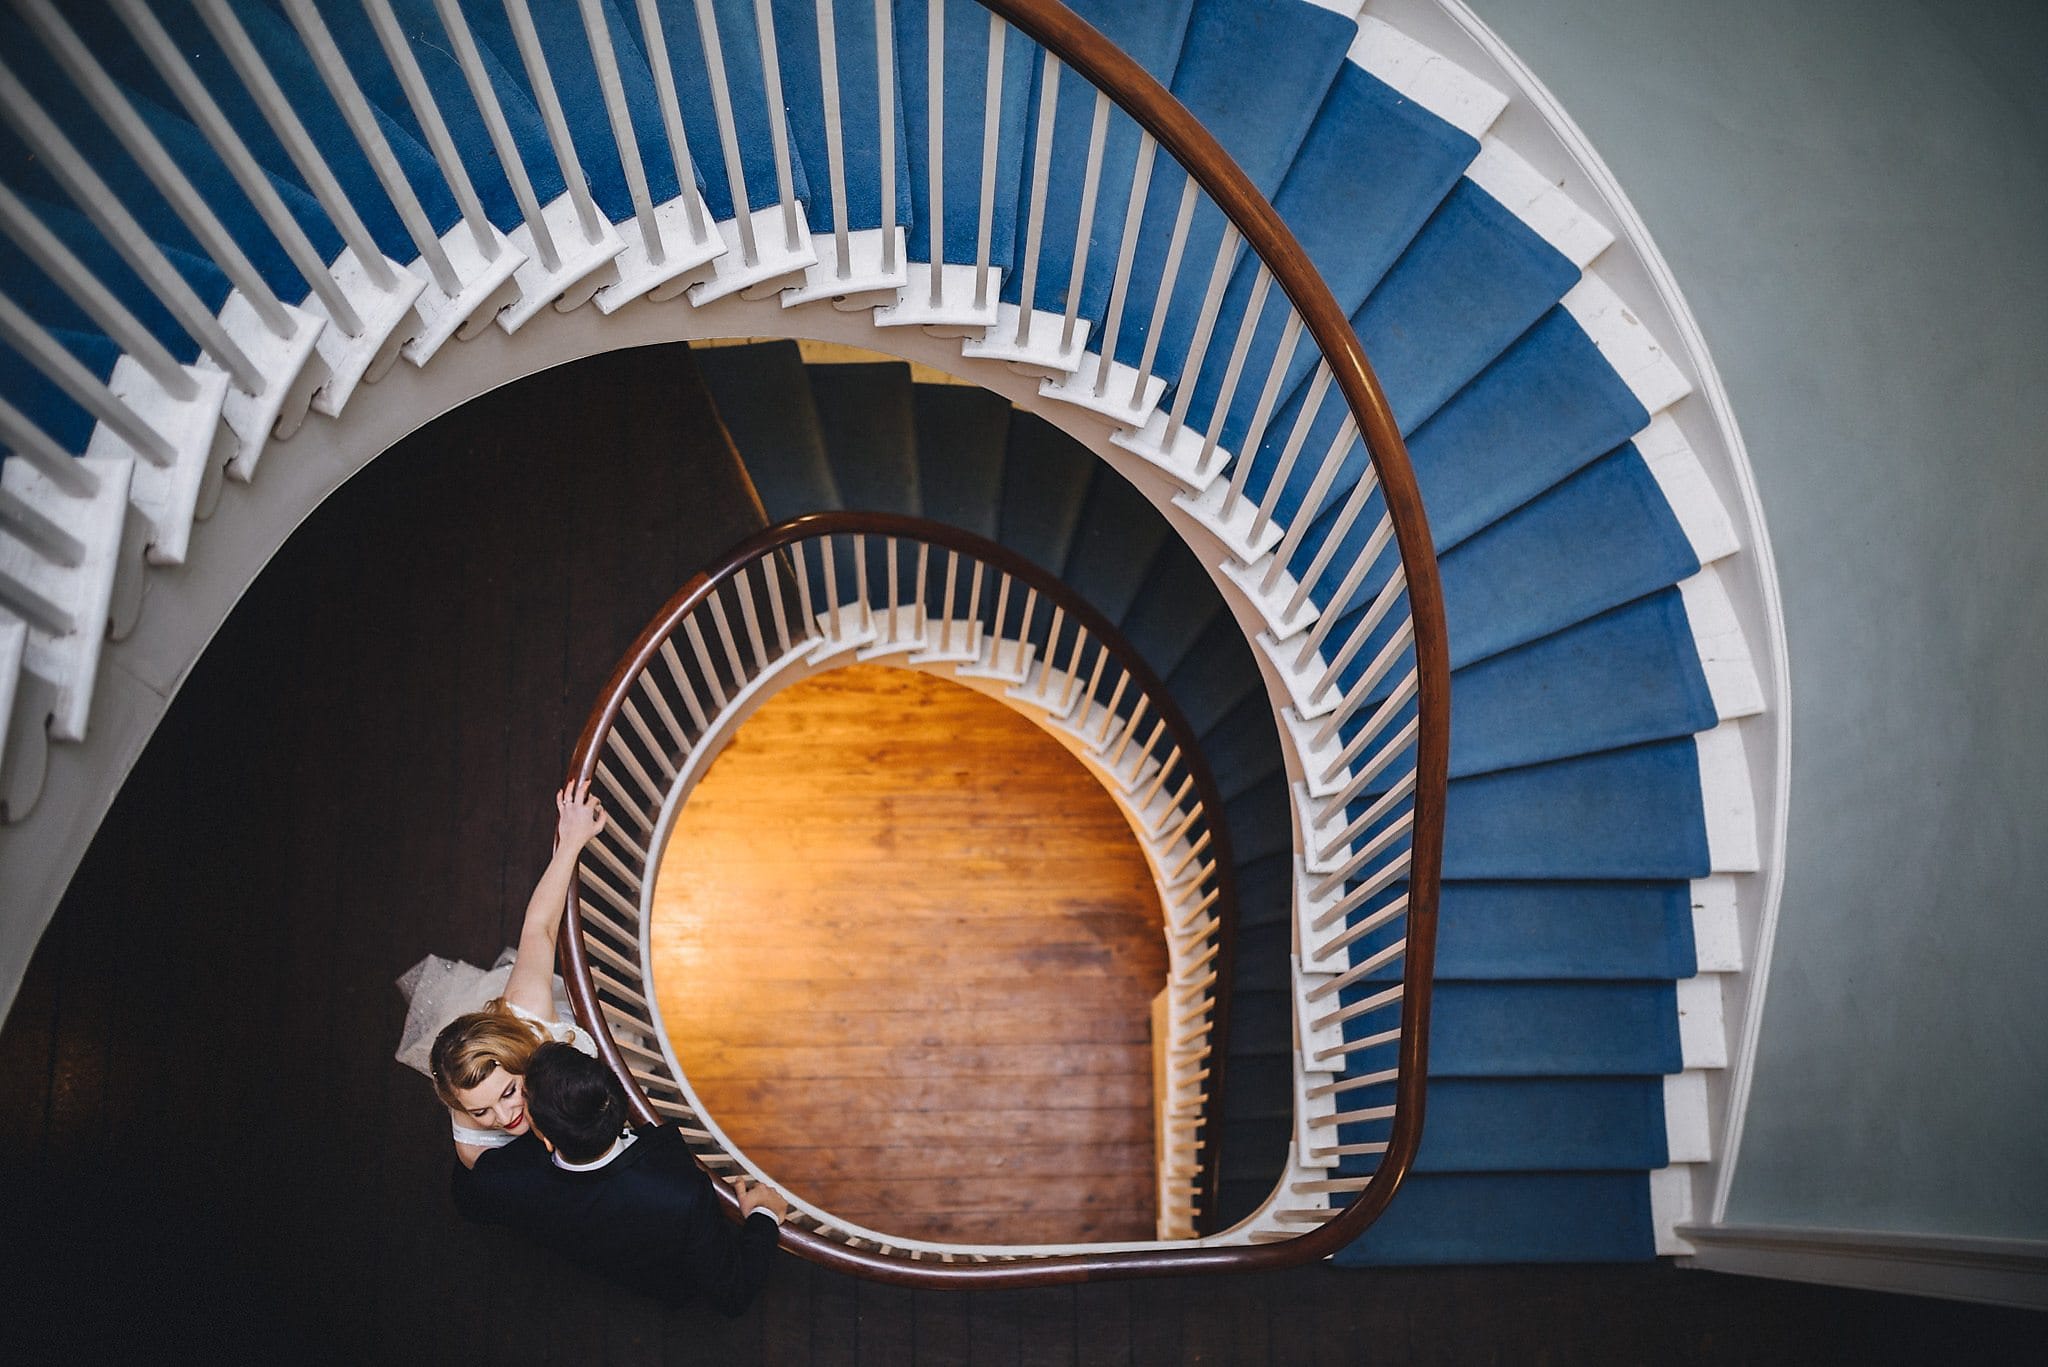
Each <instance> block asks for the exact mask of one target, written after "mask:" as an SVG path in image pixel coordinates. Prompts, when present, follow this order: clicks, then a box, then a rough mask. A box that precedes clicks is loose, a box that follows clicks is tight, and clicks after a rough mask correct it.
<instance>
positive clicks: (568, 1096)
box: [526, 1044, 627, 1163]
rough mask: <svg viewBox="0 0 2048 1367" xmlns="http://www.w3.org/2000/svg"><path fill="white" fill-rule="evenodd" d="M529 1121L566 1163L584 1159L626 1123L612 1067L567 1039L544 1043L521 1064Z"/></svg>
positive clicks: (594, 1155)
mask: <svg viewBox="0 0 2048 1367" xmlns="http://www.w3.org/2000/svg"><path fill="white" fill-rule="evenodd" d="M526 1106H527V1109H528V1110H529V1111H531V1112H532V1115H533V1126H534V1128H535V1129H537V1130H539V1131H540V1132H541V1134H542V1135H544V1136H545V1137H546V1138H547V1141H548V1142H549V1143H550V1144H553V1145H554V1146H555V1152H556V1153H559V1154H560V1155H561V1156H562V1158H563V1159H564V1160H565V1161H567V1162H570V1163H589V1162H592V1161H594V1160H596V1159H599V1158H602V1157H604V1153H605V1150H606V1149H609V1148H610V1147H611V1146H612V1144H613V1143H614V1142H615V1141H616V1140H617V1139H618V1137H619V1131H621V1130H623V1129H625V1128H626V1116H627V1110H626V1093H625V1089H624V1088H622V1087H620V1086H619V1080H618V1079H617V1078H615V1077H613V1076H612V1073H611V1070H610V1069H609V1068H607V1067H605V1066H604V1065H603V1064H602V1063H599V1062H598V1061H597V1060H596V1059H594V1058H591V1057H590V1056H589V1055H588V1054H583V1053H579V1052H577V1051H576V1050H575V1049H572V1048H570V1047H569V1046H568V1045H566V1044H543V1045H542V1046H541V1047H540V1048H538V1049H536V1050H534V1051H533V1061H532V1062H531V1063H529V1064H527V1065H526Z"/></svg>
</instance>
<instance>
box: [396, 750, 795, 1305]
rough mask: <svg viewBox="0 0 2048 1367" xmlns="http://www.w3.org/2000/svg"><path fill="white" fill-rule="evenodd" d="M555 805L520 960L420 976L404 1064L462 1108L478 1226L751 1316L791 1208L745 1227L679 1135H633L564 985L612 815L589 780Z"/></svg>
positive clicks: (651, 1129)
mask: <svg viewBox="0 0 2048 1367" xmlns="http://www.w3.org/2000/svg"><path fill="white" fill-rule="evenodd" d="M555 807H556V812H557V816H556V824H555V852H554V857H553V858H552V859H551V860H550V861H549V862H548V867H547V872H546V873H544V874H542V875H541V880H540V883H539V885H538V886H537V887H535V888H534V890H533V897H532V898H531V900H529V902H528V903H527V908H526V919H525V921H524V923H523V925H522V926H521V929H520V935H519V947H518V950H517V951H516V953H515V954H513V955H512V956H511V958H510V962H509V963H506V962H504V961H501V962H500V963H499V964H498V965H497V966H496V967H495V968H494V969H493V970H491V971H489V972H484V971H480V970H477V969H474V968H471V967H469V966H468V965H466V964H458V963H450V962H449V961H447V960H444V959H436V958H432V957H430V958H428V959H426V960H423V961H422V962H421V963H420V964H419V965H418V966H416V967H415V968H414V969H413V970H412V971H411V972H410V973H408V974H407V975H406V976H405V978H404V979H402V980H401V981H400V987H401V989H402V990H404V991H405V992H406V993H407V995H408V997H409V998H410V1000H411V1009H410V1011H409V1012H408V1014H407V1017H406V1031H405V1036H406V1037H405V1042H404V1043H403V1044H401V1046H400V1048H399V1053H398V1057H399V1060H400V1061H401V1062H404V1063H408V1064H410V1065H411V1066H413V1067H416V1068H419V1069H420V1070H421V1071H422V1072H425V1073H427V1075H428V1076H429V1077H431V1078H432V1079H433V1083H434V1091H435V1093H436V1094H437V1095H438V1096H439V1097H440V1099H441V1101H442V1103H443V1104H444V1105H446V1106H447V1107H448V1110H449V1112H450V1119H451V1126H452V1129H453V1136H454V1140H455V1153H456V1158H457V1160H458V1161H457V1163H456V1165H455V1168H454V1171H453V1174H452V1177H451V1183H452V1190H453V1194H454V1197H455V1205H456V1208H457V1209H458V1210H459V1211H461V1212H462V1214H463V1215H464V1216H465V1217H466V1218H468V1219H470V1220H473V1221H476V1222H478V1223H480V1224H493V1225H505V1226H508V1227H510V1228H513V1229H516V1230H518V1231H519V1232H521V1233H523V1234H525V1235H526V1236H527V1237H529V1238H531V1239H533V1240H535V1241H536V1242H538V1243H540V1244H542V1245H544V1246H546V1247H548V1248H551V1249H554V1250H555V1251H556V1252H558V1253H561V1254H563V1255H564V1256H566V1257H567V1258H569V1259H570V1261H572V1262H575V1263H578V1264H580V1265H581V1266H583V1267H585V1268H587V1269H589V1270H590V1271H593V1272H596V1273H597V1274H598V1275H600V1276H603V1277H606V1278H608V1279H610V1280H612V1281H615V1282H617V1283H619V1284H621V1285H623V1286H626V1287H628V1288H630V1289H632V1290H635V1291H639V1292H641V1293H643V1294H646V1295H650V1296H653V1297H655V1298H657V1299H660V1300H663V1301H668V1302H670V1303H679V1302H682V1301H684V1300H689V1299H701V1300H704V1301H708V1302H709V1303H710V1304H711V1305H712V1306H713V1307H714V1308H716V1309H717V1310H718V1311H720V1312H721V1313H723V1314H726V1315H738V1314H739V1313H740V1312H741V1311H743V1310H745V1309H746V1307H747V1304H748V1302H749V1301H751V1300H752V1299H753V1297H754V1293H755V1292H756V1291H758V1290H759V1289H760V1287H761V1285H762V1284H763V1282H765V1281H766V1280H767V1276H768V1271H769V1266H770V1263H771V1262H772V1260H773V1257H774V1253H775V1245H776V1240H777V1237H778V1236H777V1230H778V1228H779V1226H780V1225H781V1223H782V1220H783V1218H784V1217H785V1216H786V1215H787V1214H788V1205H787V1203H786V1202H785V1201H784V1200H783V1199H782V1197H781V1196H780V1195H778V1194H777V1193H776V1192H774V1191H773V1190H771V1189H769V1188H767V1187H761V1186H743V1187H742V1188H741V1190H740V1210H741V1220H740V1223H739V1224H738V1225H737V1226H735V1225H734V1224H733V1223H732V1222H731V1221H730V1220H728V1219H726V1218H725V1215H724V1212H723V1210H722V1208H721V1207H720V1204H719V1201H718V1197H717V1192H716V1190H715V1189H714V1187H713V1185H712V1179H711V1177H710V1176H709V1175H708V1174H706V1173H705V1171H704V1170H703V1169H702V1168H701V1167H699V1166H698V1164H697V1160H696V1159H695V1158H694V1157H693V1156H692V1155H691V1153H690V1151H689V1149H688V1148H687V1147H686V1146H685V1145H684V1143H683V1138H682V1135H681V1134H680V1133H679V1132H678V1131H677V1130H676V1128H675V1127H674V1126H673V1125H655V1126H644V1127H641V1128H639V1129H634V1128H632V1127H631V1126H630V1125H629V1124H628V1121H629V1120H630V1118H631V1112H630V1111H629V1110H628V1108H627V1104H626V1094H625V1091H624V1089H623V1088H622V1087H621V1086H620V1084H619V1081H618V1079H617V1078H615V1077H614V1076H613V1075H612V1073H611V1071H610V1070H609V1069H608V1068H606V1067H605V1066H604V1064H602V1063H600V1062H599V1061H598V1059H597V1057H596V1054H597V1046H596V1041H594V1040H593V1039H592V1038H591V1037H590V1035H589V1033H588V1032H587V1031H584V1030H582V1029H580V1028H579V1027H578V1026H577V1025H576V1024H575V1021H574V1019H573V1017H572V1016H571V1014H570V1012H569V1009H568V1005H567V1003H566V1002H564V1001H563V1000H562V998H561V994H560V992H559V991H558V982H557V980H556V979H555V977H554V972H553V965H554V961H555V941H556V937H557V936H558V935H559V933H560V930H561V910H562V906H563V904H564V902H565V901H566V899H567V897H568V892H569V885H570V881H571V880H572V879H573V878H574V877H575V872H576V860H577V856H578V855H579V854H581V853H582V850H583V847H584V846H585V845H587V844H588V843H589V842H590V841H591V840H592V839H593V838H595V837H596V835H597V833H598V832H599V831H601V830H603V829H604V823H605V814H604V808H603V806H602V805H601V804H600V803H599V802H598V801H597V799H595V798H593V797H591V796H590V791H589V785H588V784H587V783H586V784H583V785H582V786H581V787H578V786H577V785H575V784H571V785H570V786H569V787H567V788H564V789H563V790H562V791H561V792H559V793H557V794H556V795H555ZM486 994H488V995H486ZM467 1006H473V1007H476V1008H477V1009H474V1010H465V1009H464V1008H465V1007H467ZM451 1015H453V1019H450V1016H451ZM443 1022H445V1024H443ZM429 1034H431V1035H432V1037H433V1038H432V1043H431V1046H429V1045H428V1043H427V1037H428V1035H429Z"/></svg>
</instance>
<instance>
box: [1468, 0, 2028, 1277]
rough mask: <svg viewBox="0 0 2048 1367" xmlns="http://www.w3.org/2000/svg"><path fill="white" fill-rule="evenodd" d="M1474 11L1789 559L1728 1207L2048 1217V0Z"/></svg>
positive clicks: (1995, 1227) (1670, 2) (1916, 1222)
mask: <svg viewBox="0 0 2048 1367" xmlns="http://www.w3.org/2000/svg"><path fill="white" fill-rule="evenodd" d="M1473 3H1474V8H1475V9H1477V11H1478V12H1479V13H1480V15H1481V17H1482V18H1484V19H1485V20H1486V21H1487V22H1488V23H1489V24H1491V25H1492V26H1493V27H1494V29H1495V31H1496V32H1498V33H1499V34H1500V35H1501V37H1502V38H1503V39H1504V40H1505V41H1506V42H1507V43H1508V45H1509V46H1510V47H1512V48H1513V49H1514V50H1515V51H1516V52H1517V53H1518V54H1520V55H1521V57H1522V58H1523V59H1524V60H1525V61H1527V62H1528V63H1529V65H1530V66H1531V67H1532V68H1533V69H1534V70H1535V72H1536V74H1537V75H1538V76H1539V77H1540V78H1541V79H1542V80H1543V81H1544V82H1545V83H1546V84H1547V85H1549V87H1550V88H1551V90H1552V91H1553V92H1555V93H1556V95H1557V96H1558V97H1559V99H1560V100H1562V101H1563V103H1564V105H1565V107H1566V108H1567V109H1568V110H1570V111H1571V113H1572V115H1573V117H1574V118H1575V119H1576V120H1577V121H1578V123H1579V124H1580V126H1581V127H1582V128H1583V129H1584V130H1585V132H1586V134H1587V136H1588V137H1589V138H1590V139H1591V140H1592V142H1593V144H1594V146H1596V147H1597V148H1598V149H1599V150H1600V152H1601V154H1602V155H1603V156H1604V157H1605V159H1606V160H1607V162H1608V164H1609V165H1610V166H1611V167H1612V168H1613V170H1614V172H1615V174H1616V176H1617V177H1618V178H1619V180H1620V181H1621V183H1622V185H1623V187H1624V188H1625V189H1626V190H1627V192H1628V194H1629V195H1630V197H1631V198H1632V199H1633V201H1634V203H1635V205H1636V207H1637V208H1638V210H1640V212H1641V213H1642V216H1643V218H1644V219H1645V220H1646V221H1647V222H1648V224H1649V228H1650V231H1651V233H1652V234H1653V235H1654V236H1655V238H1656V240H1657V242H1658V244H1659V245H1660V247H1661V248H1662V250H1663V252H1664V253H1665V255H1666V256H1667V257H1668V258H1669V260H1670V263H1671V266H1672V269H1673V270H1674V271H1675V273H1676V274H1677V277H1678V280H1679V283H1680V285H1681V286H1682V287H1683V289H1684V290H1685V293H1686V295H1687V297H1688V299H1689V300H1690V301H1691V304H1692V307H1693V309H1694V311H1695V313H1696V314H1697V315H1698V318H1699V321H1700V325H1701V327H1702V329H1703V330H1704V332H1705V334H1706V337H1707V342H1708V345H1709V347H1710V348H1711V350H1712V352H1713V355H1714V358H1715V361H1716V362H1717V364H1718V365H1719V367H1720V370H1721V373H1722V375H1723V376H1724V377H1725V379H1726V381H1727V384H1728V388H1729V390H1730V392H1731V394H1732V396H1733V400H1734V404H1735V409H1736V412H1737V414H1738V416H1739V419H1740V421H1741V424H1742V428H1743V432H1744V435H1745V437H1746V439H1747V441H1748V445H1749V451H1750V457H1751V460H1752V463H1753V464H1754V467H1755V471H1756V478H1757V483H1758V485H1759V487H1760V489H1761V492H1762V498H1763V504H1764V509H1765V516H1766V517H1767V518H1768V520H1769V524H1770V531H1771V536H1772V542H1773V544H1774V546H1775V549H1776V553H1777V559H1778V573H1779V577H1780V581H1781V585H1782V589H1783V593H1784V603H1785V615H1786V620H1787V632H1788V635H1789V638H1790V657H1789V658H1790V665H1791V677H1792V751H1791V753H1792V799H1791V830H1790V853H1789V857H1788V860H1787V876H1786V880H1785V896H1784V904H1783V911H1782V914H1781V919H1780V921H1779V928H1778V940H1777V950H1776V962H1775V964H1774V966H1773V971H1772V976H1771V982H1770V985H1769V999H1768V1002H1767V1005H1766V1007H1765V1014H1764V1024H1763V1043H1762V1047H1761V1051H1760V1053H1759V1057H1758V1066H1757V1073H1756V1085H1755V1091H1754V1094H1753V1097H1752V1101H1751V1107H1750V1114H1749V1119H1748V1129H1747V1133H1746V1136H1745V1139H1744V1143H1743V1149H1742V1153H1741V1155H1740V1161H1739V1167H1738V1169H1737V1177H1736V1184H1735V1188H1734V1193H1733V1197H1732V1200H1731V1204H1730V1208H1729V1211H1728V1218H1729V1219H1730V1220H1731V1221H1735V1222H1744V1223H1747V1222H1759V1223H1786V1224H1798V1225H1819V1226H1831V1225H1832V1226H1848V1227H1860V1228H1872V1229H1887V1230H1906V1231H1930V1232H1932V1231H1938V1232H1948V1233H1960V1234H1981V1235H2003V1236H2013V1237H2033V1238H2043V1237H2048V1162H2044V1161H2043V1160H2042V1158H2041V1148H2042V1142H2043V1137H2044V1130H2048V420H2044V416H2043V415H2044V413H2048V5H2043V4H2041V3H2040V0H1995V2H1994V3H1985V4H1977V5H1974V6H1969V7H1967V8H1966V7H1963V6H1960V5H1958V6H1949V5H1931V4H1930V5H1920V4H1913V3H1907V0H1853V3H1852V2H1851V0H1712V2H1711V3H1699V2H1698V0H1473Z"/></svg>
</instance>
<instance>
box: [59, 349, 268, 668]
mask: <svg viewBox="0 0 2048 1367" xmlns="http://www.w3.org/2000/svg"><path fill="white" fill-rule="evenodd" d="M185 373H186V374H187V375H188V376H190V377H191V379H192V382H193V385H194V387H195V389H194V393H193V395H192V397H191V398H189V399H177V398H174V397H172V396H171V395H170V394H169V393H167V392H166V391H165V390H164V388H163V386H162V385H160V384H158V383H157V381H156V378H155V377H154V376H152V375H151V374H150V373H149V372H148V371H147V370H144V369H143V368H142V366H141V365H140V364H138V363H137V362H136V361H135V359H134V358H133V357H130V356H123V357H121V359H120V360H118V361H116V362H114V373H113V374H112V376H110V377H109V378H108V380H107V387H108V388H109V389H111V390H113V392H114V394H115V395H116V396H117V397H119V398H120V399H122V400H123V401H124V402H126V403H127V404H128V406H129V407H130V408H132V409H134V410H135V412H136V414H137V415H138V416H139V417H141V418H142V420H143V421H144V422H146V423H148V424H149V426H150V428H151V429H152V430H153V431H154V432H156V434H157V435H158V436H160V437H162V438H163V439H164V442H165V444H167V445H168V446H169V447H170V448H171V452H172V456H171V459H170V461H169V462H168V463H167V464H163V465H158V464H156V463H155V462H153V461H151V460H149V459H148V458H147V457H145V456H144V455H143V454H142V453H141V452H139V451H137V450H136V449H135V448H134V447H132V446H130V445H129V444H128V443H127V442H126V441H124V440H122V438H121V437H120V436H119V435H118V434H117V433H116V432H115V431H114V429H113V428H111V427H109V426H107V425H106V424H105V423H100V424H99V425H97V426H96V427H94V428H93V433H92V439H91V440H90V441H89V442H88V443H87V445H86V448H85V454H86V456H87V457H88V458H90V459H95V460H127V461H132V462H134V467H135V471H134V476H133V478H132V479H131V480H130V482H129V485H128V501H129V503H130V504H132V505H133V506H134V509H135V512H136V514H137V516H138V517H139V518H140V519H141V521H142V522H143V524H144V525H145V527H146V528H147V531H146V533H145V537H146V543H147V545H148V547H149V562H150V563H151V564H153V565H182V564H184V563H185V553H186V548H187V546H188V545H189V543H190V540H191V535H192V524H193V522H194V521H195V520H196V519H198V518H199V517H200V516H202V515H203V513H204V512H205V511H206V508H205V503H206V501H207V498H206V495H207V493H208V492H209V486H211V489H210V491H211V492H216V493H217V492H218V486H219V482H220V477H221V474H222V470H223V467H222V464H221V456H222V455H223V454H225V453H227V452H231V451H232V450H233V449H234V447H233V442H234V436H233V433H232V432H231V431H230V430H228V429H226V427H225V425H224V424H223V422H222V415H223V410H224V407H225V405H226V402H227V396H228V377H227V376H226V374H224V373H223V372H221V371H218V370H209V369H204V368H202V367H199V366H186V367H185ZM122 634H124V635H125V634H126V633H125V632H124V633H122Z"/></svg>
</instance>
